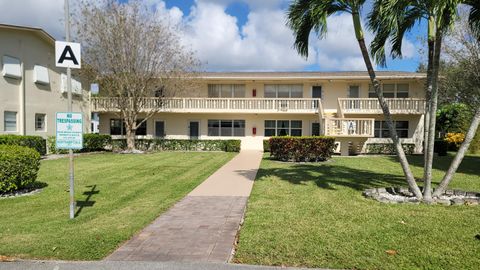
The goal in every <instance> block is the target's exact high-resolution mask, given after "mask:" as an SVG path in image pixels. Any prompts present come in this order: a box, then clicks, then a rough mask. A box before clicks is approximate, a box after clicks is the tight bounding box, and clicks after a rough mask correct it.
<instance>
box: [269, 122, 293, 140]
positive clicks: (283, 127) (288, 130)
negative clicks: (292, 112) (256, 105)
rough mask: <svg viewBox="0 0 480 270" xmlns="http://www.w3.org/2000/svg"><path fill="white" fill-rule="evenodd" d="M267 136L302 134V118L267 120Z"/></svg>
mask: <svg viewBox="0 0 480 270" xmlns="http://www.w3.org/2000/svg"><path fill="white" fill-rule="evenodd" d="M264 135H265V137H272V136H302V121H301V120H265V132H264Z"/></svg>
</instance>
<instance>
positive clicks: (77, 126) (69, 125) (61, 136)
mask: <svg viewBox="0 0 480 270" xmlns="http://www.w3.org/2000/svg"><path fill="white" fill-rule="evenodd" d="M56 118H57V121H56V122H57V137H56V141H55V144H56V147H57V149H82V148H83V115H82V114H81V113H73V112H57V117H56Z"/></svg>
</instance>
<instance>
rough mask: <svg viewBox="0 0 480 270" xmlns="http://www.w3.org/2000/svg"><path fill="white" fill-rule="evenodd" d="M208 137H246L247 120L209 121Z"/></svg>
mask: <svg viewBox="0 0 480 270" xmlns="http://www.w3.org/2000/svg"><path fill="white" fill-rule="evenodd" d="M208 136H212V137H218V136H223V137H244V136H245V120H217V119H211V120H208Z"/></svg>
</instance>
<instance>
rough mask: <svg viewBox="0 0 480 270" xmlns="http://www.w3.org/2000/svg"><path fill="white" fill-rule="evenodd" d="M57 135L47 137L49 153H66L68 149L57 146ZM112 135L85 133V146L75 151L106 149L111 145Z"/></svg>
mask: <svg viewBox="0 0 480 270" xmlns="http://www.w3.org/2000/svg"><path fill="white" fill-rule="evenodd" d="M55 139H56V138H55V136H49V137H48V138H47V146H48V153H49V154H66V153H68V150H62V149H57V148H56V146H55ZM111 144H112V136H110V135H106V134H95V133H91V134H83V148H82V149H81V150H74V152H76V153H79V152H94V151H105V149H107V148H109V147H111Z"/></svg>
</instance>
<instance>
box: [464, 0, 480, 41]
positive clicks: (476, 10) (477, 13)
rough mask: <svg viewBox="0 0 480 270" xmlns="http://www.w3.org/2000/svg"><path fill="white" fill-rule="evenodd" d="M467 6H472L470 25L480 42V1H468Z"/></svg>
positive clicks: (469, 17) (469, 16) (469, 18)
mask: <svg viewBox="0 0 480 270" xmlns="http://www.w3.org/2000/svg"><path fill="white" fill-rule="evenodd" d="M465 4H467V5H469V6H470V13H469V15H468V24H469V25H470V29H471V30H472V33H473V34H474V35H475V37H476V38H477V40H479V41H480V1H478V0H469V1H466V3H465Z"/></svg>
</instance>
